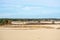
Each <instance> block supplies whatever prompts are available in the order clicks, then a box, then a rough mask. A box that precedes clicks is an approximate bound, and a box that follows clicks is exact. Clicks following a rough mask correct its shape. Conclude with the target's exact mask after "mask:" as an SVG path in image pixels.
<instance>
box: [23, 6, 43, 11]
mask: <svg viewBox="0 0 60 40" xmlns="http://www.w3.org/2000/svg"><path fill="white" fill-rule="evenodd" d="M41 8H43V7H33V6H31V7H28V6H26V7H23V8H22V9H23V10H34V9H41Z"/></svg>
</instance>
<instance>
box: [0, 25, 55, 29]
mask: <svg viewBox="0 0 60 40" xmlns="http://www.w3.org/2000/svg"><path fill="white" fill-rule="evenodd" d="M0 27H2V28H15V29H17V28H18V29H24V30H27V29H31V30H32V29H41V28H45V29H54V27H50V26H40V25H3V26H0Z"/></svg>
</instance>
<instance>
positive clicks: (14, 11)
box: [0, 0, 60, 18]
mask: <svg viewBox="0 0 60 40" xmlns="http://www.w3.org/2000/svg"><path fill="white" fill-rule="evenodd" d="M0 18H60V0H0Z"/></svg>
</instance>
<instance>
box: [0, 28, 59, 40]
mask: <svg viewBox="0 0 60 40" xmlns="http://www.w3.org/2000/svg"><path fill="white" fill-rule="evenodd" d="M0 40H60V30H56V29H39V30H11V29H9V30H6V29H5V30H0Z"/></svg>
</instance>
